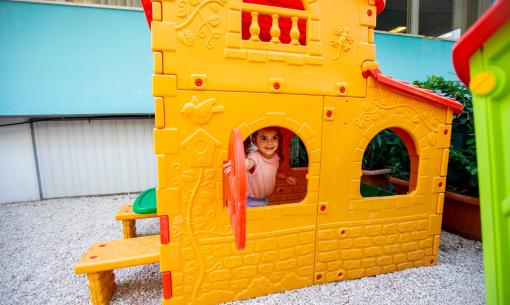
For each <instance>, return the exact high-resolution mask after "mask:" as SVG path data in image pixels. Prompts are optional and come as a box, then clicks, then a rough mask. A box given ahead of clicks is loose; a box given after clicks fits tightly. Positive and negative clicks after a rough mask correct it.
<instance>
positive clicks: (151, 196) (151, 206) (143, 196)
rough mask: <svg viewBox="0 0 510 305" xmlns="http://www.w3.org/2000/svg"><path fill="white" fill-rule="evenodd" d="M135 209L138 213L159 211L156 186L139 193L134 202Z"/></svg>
mask: <svg viewBox="0 0 510 305" xmlns="http://www.w3.org/2000/svg"><path fill="white" fill-rule="evenodd" d="M133 211H134V212H135V213H137V214H152V213H156V212H157V205H156V188H155V187H153V188H150V189H147V190H145V191H143V192H142V193H140V195H138V197H136V199H135V202H134V203H133Z"/></svg>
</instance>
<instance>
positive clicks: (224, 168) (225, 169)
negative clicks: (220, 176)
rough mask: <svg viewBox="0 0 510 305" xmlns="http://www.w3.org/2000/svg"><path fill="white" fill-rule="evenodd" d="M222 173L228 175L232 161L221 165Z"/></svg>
mask: <svg viewBox="0 0 510 305" xmlns="http://www.w3.org/2000/svg"><path fill="white" fill-rule="evenodd" d="M223 172H224V173H225V175H228V174H230V173H231V172H232V161H230V160H228V161H227V162H225V163H223Z"/></svg>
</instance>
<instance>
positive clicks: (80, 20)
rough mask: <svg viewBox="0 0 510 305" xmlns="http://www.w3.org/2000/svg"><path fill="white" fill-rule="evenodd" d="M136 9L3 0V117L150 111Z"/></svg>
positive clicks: (148, 68) (146, 40)
mask: <svg viewBox="0 0 510 305" xmlns="http://www.w3.org/2000/svg"><path fill="white" fill-rule="evenodd" d="M150 48H151V46H150V32H149V28H148V26H147V21H146V20H145V17H144V15H143V13H142V11H139V10H136V11H135V10H123V9H109V8H97V7H86V6H70V5H55V4H41V3H28V2H10V1H2V0H0V67H2V68H1V69H0V115H53V114H64V115H87V114H121V113H122V114H133V113H151V112H153V99H152V97H151V95H152V92H151V90H152V87H151V74H152V52H151V49H150Z"/></svg>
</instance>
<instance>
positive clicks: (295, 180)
mask: <svg viewBox="0 0 510 305" xmlns="http://www.w3.org/2000/svg"><path fill="white" fill-rule="evenodd" d="M285 181H286V182H287V183H288V184H290V185H296V184H297V179H296V178H294V177H287V179H285Z"/></svg>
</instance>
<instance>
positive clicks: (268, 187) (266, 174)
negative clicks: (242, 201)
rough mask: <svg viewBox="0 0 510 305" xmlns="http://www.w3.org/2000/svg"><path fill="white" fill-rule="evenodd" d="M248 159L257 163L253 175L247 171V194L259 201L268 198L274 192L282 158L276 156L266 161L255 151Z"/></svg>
mask: <svg viewBox="0 0 510 305" xmlns="http://www.w3.org/2000/svg"><path fill="white" fill-rule="evenodd" d="M247 158H248V159H251V160H253V161H254V162H255V167H254V171H253V173H251V172H250V170H248V169H247V172H246V176H247V182H246V194H247V195H248V196H250V197H252V198H259V199H261V198H266V197H268V196H269V195H270V194H271V193H272V192H273V188H274V184H275V182H276V173H277V172H278V166H279V162H280V157H278V154H274V155H273V157H272V158H271V159H266V158H264V157H263V156H262V155H261V154H260V152H259V151H255V152H252V153H250V154H249V155H248V157H247Z"/></svg>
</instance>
